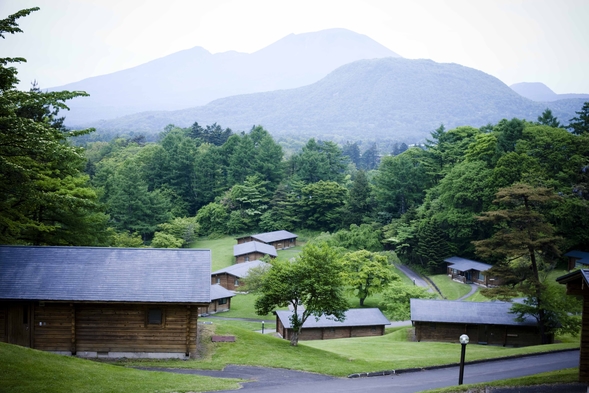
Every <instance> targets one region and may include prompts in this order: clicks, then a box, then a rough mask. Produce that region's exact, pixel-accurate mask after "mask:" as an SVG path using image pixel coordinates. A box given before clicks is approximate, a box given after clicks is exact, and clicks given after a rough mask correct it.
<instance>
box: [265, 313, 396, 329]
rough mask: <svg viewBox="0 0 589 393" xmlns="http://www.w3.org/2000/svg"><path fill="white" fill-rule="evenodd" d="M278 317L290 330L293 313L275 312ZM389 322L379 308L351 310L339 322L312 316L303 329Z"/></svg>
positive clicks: (384, 323)
mask: <svg viewBox="0 0 589 393" xmlns="http://www.w3.org/2000/svg"><path fill="white" fill-rule="evenodd" d="M274 313H275V314H276V316H277V317H278V318H279V319H280V322H282V325H283V326H284V327H285V328H287V329H290V328H291V323H290V317H291V315H292V311H288V310H279V311H274ZM390 324H391V323H390V322H389V320H388V319H387V318H386V317H385V316H384V315H383V313H382V312H381V311H380V310H379V309H378V308H351V309H349V310H348V311H346V319H345V320H343V321H341V322H338V321H334V320H333V319H328V317H326V316H325V315H322V316H321V317H320V318H319V320H316V319H315V317H314V316H312V315H311V316H310V317H309V318H308V319H307V320H306V321H305V324H304V325H303V328H304V329H305V328H324V327H344V326H382V325H390Z"/></svg>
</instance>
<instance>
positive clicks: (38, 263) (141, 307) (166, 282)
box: [0, 246, 211, 358]
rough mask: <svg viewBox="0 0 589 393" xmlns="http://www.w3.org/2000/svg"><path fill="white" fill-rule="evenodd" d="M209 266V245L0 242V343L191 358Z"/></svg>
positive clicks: (89, 352)
mask: <svg viewBox="0 0 589 393" xmlns="http://www.w3.org/2000/svg"><path fill="white" fill-rule="evenodd" d="M210 271H211V252H210V250H196V249H152V248H133V249H129V248H99V247H25V246H0V341H3V342H8V343H11V344H17V345H22V346H25V347H30V348H35V349H39V350H45V351H51V352H56V353H60V354H67V355H76V356H80V357H117V358H118V357H134V358H139V357H150V358H171V357H174V358H187V357H193V356H195V354H196V342H197V337H196V335H197V318H198V308H199V307H207V306H208V304H209V302H210V288H211V285H210V278H209V277H210Z"/></svg>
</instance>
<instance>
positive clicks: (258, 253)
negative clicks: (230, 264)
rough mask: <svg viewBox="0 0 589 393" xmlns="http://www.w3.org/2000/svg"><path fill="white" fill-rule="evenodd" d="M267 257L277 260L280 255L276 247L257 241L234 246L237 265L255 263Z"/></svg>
mask: <svg viewBox="0 0 589 393" xmlns="http://www.w3.org/2000/svg"><path fill="white" fill-rule="evenodd" d="M265 255H269V256H270V257H271V258H276V256H277V255H278V254H277V253H276V248H274V246H271V245H269V244H266V243H260V242H257V241H253V242H247V243H242V244H236V245H234V246H233V256H234V257H235V263H243V262H250V261H255V260H257V259H261V258H262V257H264V256H265Z"/></svg>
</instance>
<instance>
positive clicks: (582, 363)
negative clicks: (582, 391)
mask: <svg viewBox="0 0 589 393" xmlns="http://www.w3.org/2000/svg"><path fill="white" fill-rule="evenodd" d="M556 282H558V283H559V284H563V285H566V288H567V295H571V296H581V297H582V298H583V317H582V318H583V320H582V323H581V353H580V359H579V381H580V382H587V383H589V270H588V269H581V270H575V271H574V272H571V273H569V274H567V275H564V276H561V277H558V278H557V279H556Z"/></svg>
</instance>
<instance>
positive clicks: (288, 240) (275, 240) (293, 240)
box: [237, 231, 298, 250]
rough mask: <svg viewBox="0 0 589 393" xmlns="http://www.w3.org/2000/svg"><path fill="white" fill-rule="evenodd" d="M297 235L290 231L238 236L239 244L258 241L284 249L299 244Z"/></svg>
mask: <svg viewBox="0 0 589 393" xmlns="http://www.w3.org/2000/svg"><path fill="white" fill-rule="evenodd" d="M297 237H298V236H297V235H295V234H294V233H290V232H288V231H274V232H265V233H258V234H256V235H248V236H242V237H238V238H237V244H242V243H247V242H253V241H256V242H260V243H265V244H269V245H271V246H274V248H276V249H277V250H284V249H286V248H291V247H295V246H296V245H297Z"/></svg>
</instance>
